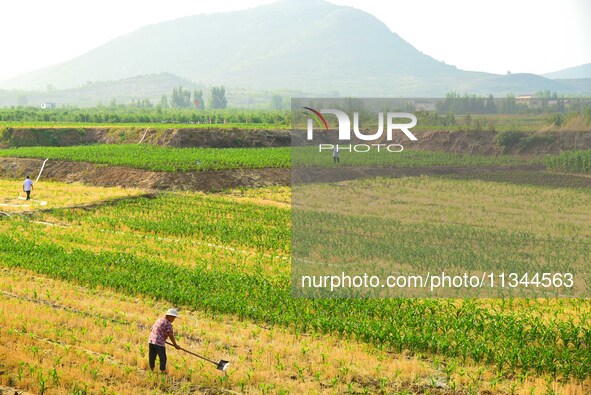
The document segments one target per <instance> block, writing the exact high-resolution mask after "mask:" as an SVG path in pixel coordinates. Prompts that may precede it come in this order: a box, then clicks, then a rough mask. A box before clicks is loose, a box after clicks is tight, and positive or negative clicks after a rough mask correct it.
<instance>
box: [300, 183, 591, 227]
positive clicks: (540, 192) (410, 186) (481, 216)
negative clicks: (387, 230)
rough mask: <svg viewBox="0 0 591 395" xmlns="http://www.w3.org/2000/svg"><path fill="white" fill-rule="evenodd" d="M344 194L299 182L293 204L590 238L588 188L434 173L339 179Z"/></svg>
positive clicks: (406, 220) (415, 220) (408, 220)
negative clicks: (452, 177) (445, 176)
mask: <svg viewBox="0 0 591 395" xmlns="http://www.w3.org/2000/svg"><path fill="white" fill-rule="evenodd" d="M338 185H339V187H340V188H343V189H346V190H347V192H346V195H344V196H346V198H343V197H339V199H333V198H331V194H334V190H335V186H334V185H327V184H314V185H306V186H299V187H298V188H297V189H296V190H295V191H296V192H294V204H295V203H297V202H306V204H309V203H310V202H314V204H316V205H317V206H318V209H321V210H323V211H333V212H340V213H343V214H360V213H363V214H364V215H374V216H380V217H383V218H392V219H397V220H400V221H402V222H404V223H424V222H428V223H441V224H461V225H468V226H475V227H481V228H488V229H502V230H507V231H511V232H520V231H521V232H533V233H536V234H539V235H551V236H557V235H560V236H575V237H591V194H590V193H589V191H587V190H582V189H581V190H574V189H558V188H552V189H551V188H540V187H535V186H528V185H515V184H504V183H494V182H486V181H478V180H470V181H463V180H449V179H442V178H436V177H427V176H422V177H408V178H397V179H386V178H382V179H372V180H357V181H344V182H340V183H338Z"/></svg>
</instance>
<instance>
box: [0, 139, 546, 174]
mask: <svg viewBox="0 0 591 395" xmlns="http://www.w3.org/2000/svg"><path fill="white" fill-rule="evenodd" d="M292 156H293V164H294V165H297V166H317V167H333V163H332V154H331V153H330V152H328V153H326V152H325V153H323V154H320V153H318V152H317V148H304V149H302V148H297V149H295V150H294V151H292V149H291V148H290V147H278V148H170V147H160V146H153V145H137V144H133V145H132V144H121V145H119V144H117V145H116V144H108V145H89V146H75V147H20V148H10V149H3V150H0V157H18V158H49V159H50V160H66V161H75V162H89V163H97V164H105V165H113V166H126V167H132V168H138V169H146V170H153V171H165V172H176V171H201V170H225V169H241V168H266V167H271V168H286V167H290V166H291V164H292ZM543 161H544V158H542V157H531V158H530V157H519V156H510V155H501V156H484V155H465V154H454V153H445V152H429V151H404V152H401V153H388V152H380V153H375V154H373V155H372V154H363V153H348V152H343V153H341V164H340V166H344V167H347V166H391V167H426V166H498V165H524V164H525V165H532V164H542V163H543Z"/></svg>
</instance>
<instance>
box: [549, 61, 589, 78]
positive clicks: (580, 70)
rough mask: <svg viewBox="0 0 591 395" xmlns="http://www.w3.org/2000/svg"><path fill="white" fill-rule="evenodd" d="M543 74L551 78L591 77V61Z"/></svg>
mask: <svg viewBox="0 0 591 395" xmlns="http://www.w3.org/2000/svg"><path fill="white" fill-rule="evenodd" d="M543 76H544V77H546V78H552V79H575V78H591V63H586V64H582V65H580V66H575V67H569V68H567V69H563V70H558V71H554V72H552V73H546V74H543Z"/></svg>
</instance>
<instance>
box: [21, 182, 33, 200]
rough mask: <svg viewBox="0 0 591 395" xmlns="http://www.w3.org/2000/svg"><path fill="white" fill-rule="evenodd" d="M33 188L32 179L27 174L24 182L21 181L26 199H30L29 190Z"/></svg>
mask: <svg viewBox="0 0 591 395" xmlns="http://www.w3.org/2000/svg"><path fill="white" fill-rule="evenodd" d="M32 190H33V181H31V178H30V177H29V176H27V178H26V179H25V182H23V192H25V193H26V194H27V200H31V191H32Z"/></svg>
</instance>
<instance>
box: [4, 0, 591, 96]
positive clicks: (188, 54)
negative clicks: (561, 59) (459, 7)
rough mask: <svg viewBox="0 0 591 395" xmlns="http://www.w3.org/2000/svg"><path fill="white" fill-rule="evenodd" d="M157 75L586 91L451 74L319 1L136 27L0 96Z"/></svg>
mask: <svg viewBox="0 0 591 395" xmlns="http://www.w3.org/2000/svg"><path fill="white" fill-rule="evenodd" d="M160 73H171V74H174V75H176V76H178V77H180V78H183V79H186V80H189V81H192V82H193V83H201V84H206V85H222V84H223V85H226V86H235V87H242V88H246V89H254V90H261V91H273V90H278V89H287V90H298V91H300V92H306V93H308V94H316V95H322V94H324V95H332V94H333V93H335V92H338V93H339V94H340V95H349V96H399V97H400V96H443V95H445V94H446V93H447V92H449V91H451V90H455V91H458V92H462V93H463V92H469V93H476V94H489V93H492V94H495V95H500V94H505V93H507V92H513V93H516V94H519V93H529V92H536V91H542V90H550V91H557V92H559V93H567V94H568V93H573V94H584V93H590V92H584V89H583V91H581V89H582V88H581V86H582V87H583V88H585V87H588V86H589V84H581V85H579V84H578V82H577V81H576V80H571V81H555V80H551V79H548V78H544V77H541V76H537V75H533V74H513V75H497V74H489V73H482V72H472V71H463V70H458V69H457V68H456V67H454V66H450V65H446V64H444V63H442V62H439V61H436V60H435V59H433V58H431V57H430V56H427V55H425V54H423V53H421V52H420V51H418V50H417V49H415V48H414V47H413V46H412V45H410V44H409V43H407V42H406V41H404V40H403V39H402V38H401V37H400V36H398V35H397V34H396V33H394V32H392V31H390V30H389V29H388V27H387V26H386V25H385V24H383V23H382V22H380V21H379V20H378V19H376V18H375V17H373V16H372V15H370V14H367V13H365V12H363V11H360V10H357V9H354V8H351V7H343V6H337V5H334V4H331V3H328V2H325V1H323V0H303V1H302V0H298V1H295V0H282V1H279V2H277V3H274V4H271V5H265V6H260V7H256V8H252V9H248V10H244V11H237V12H229V13H217V14H207V15H196V16H190V17H185V18H181V19H177V20H173V21H169V22H165V23H159V24H155V25H150V26H146V27H143V28H141V29H138V30H137V31H135V32H132V33H130V34H127V35H124V36H122V37H119V38H117V39H114V40H112V41H109V42H107V43H106V44H104V45H102V46H100V47H98V48H96V49H94V50H92V51H90V52H88V53H86V54H84V55H82V56H79V57H77V58H75V59H72V60H70V61H67V62H64V63H61V64H58V65H55V66H51V67H47V68H44V69H41V70H38V71H35V72H32V73H28V74H24V75H22V76H19V77H16V78H13V79H11V80H7V81H4V82H0V88H4V89H29V90H30V89H37V90H45V89H46V88H47V86H53V87H55V88H57V89H68V88H76V87H80V86H83V85H85V84H87V83H88V82H89V81H117V80H122V79H128V78H130V77H135V76H140V75H152V74H160ZM585 89H586V88H585ZM130 94H132V93H130ZM136 97H141V96H136Z"/></svg>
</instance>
